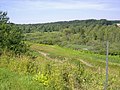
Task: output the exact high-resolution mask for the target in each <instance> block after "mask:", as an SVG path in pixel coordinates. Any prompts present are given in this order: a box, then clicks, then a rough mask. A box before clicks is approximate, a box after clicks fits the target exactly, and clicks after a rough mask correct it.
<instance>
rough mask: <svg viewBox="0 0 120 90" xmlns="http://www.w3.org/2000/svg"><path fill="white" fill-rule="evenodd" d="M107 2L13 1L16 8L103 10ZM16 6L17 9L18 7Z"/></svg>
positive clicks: (71, 0)
mask: <svg viewBox="0 0 120 90" xmlns="http://www.w3.org/2000/svg"><path fill="white" fill-rule="evenodd" d="M106 6H107V4H103V3H98V2H83V1H82V2H81V1H73V0H70V1H54V0H53V1H52V0H45V1H43V0H25V1H23V0H21V1H20V0H19V1H18V0H14V1H12V6H11V7H14V8H16V7H17V8H21V9H37V10H41V9H43V10H44V9H94V10H103V9H105V8H106ZM17 8H16V9H17Z"/></svg>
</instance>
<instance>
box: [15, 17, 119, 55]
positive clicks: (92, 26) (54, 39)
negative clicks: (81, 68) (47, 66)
mask: <svg viewBox="0 0 120 90" xmlns="http://www.w3.org/2000/svg"><path fill="white" fill-rule="evenodd" d="M119 22H120V21H107V20H105V19H101V20H94V19H91V20H75V21H67V22H55V23H46V24H26V25H17V26H18V27H19V28H21V30H22V31H23V32H24V33H25V40H27V41H30V42H35V43H40V44H48V45H59V46H63V47H68V48H72V49H75V50H88V51H92V52H94V53H99V54H105V53H106V41H107V40H108V41H109V44H110V45H109V46H110V47H109V54H110V55H120V48H119V45H120V27H118V26H117V24H116V23H119Z"/></svg>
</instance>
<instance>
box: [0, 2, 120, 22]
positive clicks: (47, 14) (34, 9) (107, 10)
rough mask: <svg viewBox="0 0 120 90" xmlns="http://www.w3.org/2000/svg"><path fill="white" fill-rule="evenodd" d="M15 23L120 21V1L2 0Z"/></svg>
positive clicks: (4, 9)
mask: <svg viewBox="0 0 120 90" xmlns="http://www.w3.org/2000/svg"><path fill="white" fill-rule="evenodd" d="M0 10H2V11H7V12H8V16H9V17H10V21H11V22H13V23H45V22H55V21H68V20H83V19H108V20H120V0H0Z"/></svg>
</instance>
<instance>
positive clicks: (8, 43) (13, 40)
mask: <svg viewBox="0 0 120 90" xmlns="http://www.w3.org/2000/svg"><path fill="white" fill-rule="evenodd" d="M8 20H9V18H8V17H7V13H6V12H0V51H1V53H4V54H5V53H6V52H12V53H14V54H16V55H20V54H21V53H25V52H26V50H27V46H26V44H25V43H24V41H23V39H24V36H23V34H22V31H21V30H20V29H19V28H18V27H16V26H15V25H14V24H12V23H8Z"/></svg>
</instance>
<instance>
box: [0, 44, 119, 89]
mask: <svg viewBox="0 0 120 90" xmlns="http://www.w3.org/2000/svg"><path fill="white" fill-rule="evenodd" d="M28 44H30V48H31V52H30V56H26V55H23V56H21V57H19V58H18V57H8V56H6V55H2V56H1V57H0V83H1V84H0V88H1V90H33V89H34V90H86V89H87V90H96V89H98V90H102V89H103V88H104V82H105V56H104V55H98V54H93V53H90V52H82V51H76V50H72V49H68V48H62V47H59V46H56V45H43V44H35V43H28ZM119 60H120V58H119V57H118V56H109V86H108V87H109V89H108V90H119V89H120V86H119V83H120V62H119Z"/></svg>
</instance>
